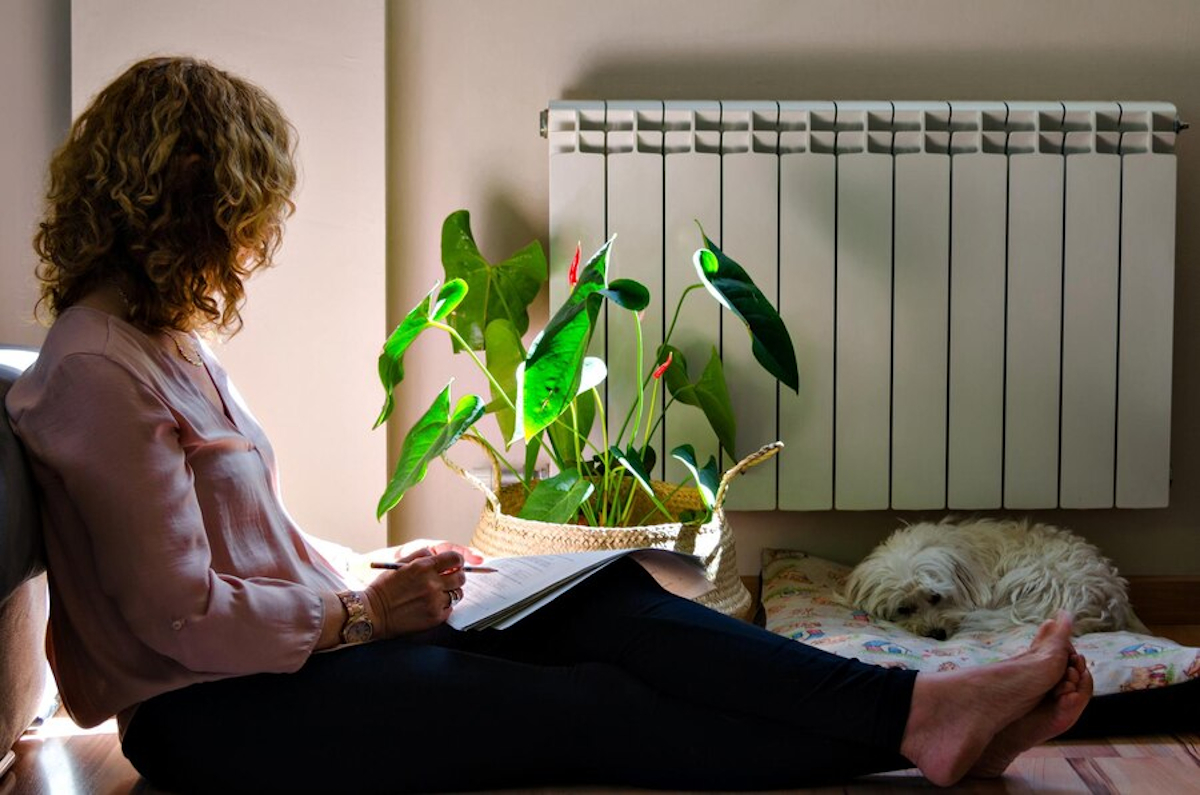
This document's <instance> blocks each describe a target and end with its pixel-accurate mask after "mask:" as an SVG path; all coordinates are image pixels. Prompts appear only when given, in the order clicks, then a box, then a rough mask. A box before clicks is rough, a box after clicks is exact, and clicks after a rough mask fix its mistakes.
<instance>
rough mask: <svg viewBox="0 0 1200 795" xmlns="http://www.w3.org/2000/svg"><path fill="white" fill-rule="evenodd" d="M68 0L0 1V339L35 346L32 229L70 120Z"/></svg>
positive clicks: (40, 333)
mask: <svg viewBox="0 0 1200 795" xmlns="http://www.w3.org/2000/svg"><path fill="white" fill-rule="evenodd" d="M69 34H70V0H5V2H4V4H3V5H2V6H0V75H3V78H2V79H0V141H3V145H2V146H0V344H7V345H39V344H41V341H42V338H43V337H44V336H45V329H43V328H42V327H41V326H40V325H38V324H37V323H36V322H34V319H33V305H34V302H35V301H36V300H37V295H38V290H37V281H36V280H35V279H34V276H33V270H34V266H35V265H36V263H37V258H36V257H35V256H34V254H33V248H32V247H31V245H30V242H31V241H32V239H33V233H34V231H35V230H36V228H37V217H38V210H39V208H40V206H41V198H42V186H43V184H44V177H45V175H44V171H45V164H46V160H47V159H48V158H49V157H50V152H51V151H52V150H53V148H54V146H55V145H56V144H57V143H58V141H59V140H60V139H61V138H62V136H63V135H64V134H65V133H66V131H67V127H68V126H69V124H70V67H71V62H70V58H69V57H67V56H68V54H69V52H70V38H69Z"/></svg>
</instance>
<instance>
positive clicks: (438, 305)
mask: <svg viewBox="0 0 1200 795" xmlns="http://www.w3.org/2000/svg"><path fill="white" fill-rule="evenodd" d="M435 294H436V295H435ZM466 295H467V283H466V282H464V281H463V280H462V279H451V280H450V281H448V282H446V283H445V284H444V285H442V286H441V289H438V286H437V285H436V284H435V285H434V286H433V289H432V290H430V291H429V294H428V295H426V296H425V297H424V298H423V299H421V303H419V304H417V305H416V306H415V307H413V308H412V310H411V311H410V312H409V313H408V315H406V316H405V318H404V320H403V321H401V323H400V325H399V326H396V330H395V331H393V332H392V334H391V336H390V337H388V339H387V342H385V343H384V344H383V351H382V352H381V353H380V354H379V381H380V382H381V383H382V384H383V391H384V400H383V408H382V409H381V410H380V412H379V417H378V418H377V419H376V420H375V424H374V425H373V426H372V427H373V428H378V427H379V426H380V425H382V424H383V423H384V422H386V421H387V418H388V417H390V416H391V415H392V409H393V408H395V398H394V397H393V394H392V393H393V391H394V390H395V388H396V385H397V384H399V383H400V382H401V381H403V380H404V353H405V351H407V350H408V348H409V346H410V345H412V343H413V341H414V340H415V339H416V338H417V337H418V336H420V334H421V332H422V331H424V330H425V329H427V328H429V326H430V324H431V323H434V322H441V321H442V320H445V318H446V316H447V315H449V314H450V313H451V312H453V311H454V309H455V308H456V307H457V306H458V305H459V304H461V303H462V302H463V299H464V298H465V297H466Z"/></svg>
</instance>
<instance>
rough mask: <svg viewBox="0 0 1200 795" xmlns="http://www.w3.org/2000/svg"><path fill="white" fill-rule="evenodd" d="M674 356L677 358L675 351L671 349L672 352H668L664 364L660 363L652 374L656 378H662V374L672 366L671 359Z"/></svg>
mask: <svg viewBox="0 0 1200 795" xmlns="http://www.w3.org/2000/svg"><path fill="white" fill-rule="evenodd" d="M674 358H675V351H671V352H670V353H668V354H667V360H666V361H665V362H663V363H662V364H660V365H659V366H658V367H655V368H654V372H653V373H652V375H653V376H654V377H655V378H662V374H663V373H665V372H666V371H667V368H668V367H670V366H671V360H672V359H674Z"/></svg>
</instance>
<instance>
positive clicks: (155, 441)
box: [22, 354, 324, 674]
mask: <svg viewBox="0 0 1200 795" xmlns="http://www.w3.org/2000/svg"><path fill="white" fill-rule="evenodd" d="M44 397H45V399H44V400H43V401H41V402H40V405H39V406H38V407H37V409H36V410H33V411H30V412H28V413H27V414H26V416H25V417H24V418H23V419H22V424H23V425H24V426H26V427H25V433H23V434H22V435H23V436H31V437H33V438H34V440H35V444H36V447H37V450H36V455H37V457H38V458H39V459H40V460H41V461H42V462H43V463H44V464H45V465H46V466H48V467H49V468H50V469H51V471H53V472H54V473H55V474H56V475H57V477H59V478H61V480H62V484H63V488H64V491H65V492H66V494H67V495H68V499H69V502H70V504H71V508H72V509H73V510H74V511H75V512H76V513H77V514H78V519H79V525H80V526H82V527H84V528H86V531H85V533H84V535H85V538H82V539H71V540H72V541H76V542H79V543H81V544H86V545H90V555H91V557H92V560H93V563H94V567H95V572H96V581H97V582H98V584H99V587H100V589H101V590H102V592H103V595H104V596H106V597H108V598H109V599H111V600H112V601H113V602H114V604H115V605H116V608H117V610H118V612H119V613H120V614H121V616H122V617H123V618H124V620H125V621H126V622H127V623H128V626H129V630H130V631H131V632H132V633H133V635H134V636H135V637H136V638H138V640H140V641H141V642H142V643H144V644H145V645H146V646H148V647H150V648H151V649H153V650H154V651H156V652H158V653H159V654H162V655H164V656H166V657H169V658H171V659H173V660H176V661H177V662H178V663H180V664H181V665H183V666H184V667H185V668H188V669H189V670H192V671H198V672H206V673H215V674H243V673H255V672H290V671H294V670H296V669H298V668H299V667H300V666H301V665H303V664H304V661H305V660H306V659H307V658H308V656H309V654H310V653H311V652H312V650H313V648H314V647H315V645H316V643H317V640H318V638H319V636H320V631H321V623H322V620H323V614H324V606H323V602H322V599H321V595H320V594H319V593H317V592H316V590H314V589H313V588H310V587H308V586H306V585H302V584H298V583H294V582H288V581H285V580H280V579H275V578H270V577H246V578H240V577H232V576H229V575H226V574H220V573H217V572H215V571H214V570H213V568H212V552H211V549H210V546H209V542H208V536H207V534H206V532H205V527H204V517H203V515H202V513H201V509H200V505H199V502H198V501H197V497H196V491H195V488H194V484H193V477H192V472H191V469H190V468H189V466H188V464H187V463H186V461H185V456H184V450H183V448H182V446H181V444H180V439H179V425H178V422H177V420H176V418H175V415H174V413H173V412H172V411H171V409H170V408H169V407H168V406H167V405H166V404H165V403H164V401H163V400H162V398H161V396H160V395H158V394H157V393H156V392H155V391H154V390H153V389H151V388H150V387H148V386H147V385H146V384H144V383H142V382H141V381H140V380H139V379H138V378H136V377H135V376H134V375H133V374H131V373H130V372H129V371H127V370H126V369H125V368H124V367H122V366H121V365H119V364H117V363H115V362H113V361H110V360H109V359H106V358H104V357H103V356H100V355H94V354H74V355H72V356H70V357H69V358H68V359H67V360H64V361H63V362H62V363H61V364H60V366H59V367H57V368H56V369H55V372H54V373H53V375H52V376H51V378H50V381H49V383H47V385H46V392H45V395H44ZM73 554H74V555H76V556H79V555H84V554H87V553H85V552H84V551H83V550H77V551H74V552H73Z"/></svg>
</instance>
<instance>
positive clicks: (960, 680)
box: [900, 612, 1086, 786]
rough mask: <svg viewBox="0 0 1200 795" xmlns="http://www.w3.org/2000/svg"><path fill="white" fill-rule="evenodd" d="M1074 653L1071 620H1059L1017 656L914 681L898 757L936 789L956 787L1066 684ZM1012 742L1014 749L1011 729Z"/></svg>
mask: <svg viewBox="0 0 1200 795" xmlns="http://www.w3.org/2000/svg"><path fill="white" fill-rule="evenodd" d="M1073 651H1074V650H1073V648H1072V646H1071V617H1070V615H1068V614H1067V613H1065V612H1064V613H1060V614H1059V616H1058V617H1057V618H1055V619H1053V620H1051V621H1048V622H1046V624H1044V625H1043V626H1042V627H1041V628H1040V629H1039V630H1038V633H1037V635H1035V636H1034V639H1033V642H1032V643H1031V644H1030V647H1029V651H1027V652H1025V653H1023V654H1020V655H1018V656H1016V657H1013V658H1011V659H1008V660H1004V661H1002V662H998V663H993V664H992V665H987V666H983V667H980V668H968V669H963V670H959V671H950V672H946V673H931V674H925V673H922V674H920V675H918V676H917V680H916V683H915V685H914V686H913V696H912V707H911V708H910V710H909V714H908V722H907V724H906V725H905V728H904V738H903V739H902V740H901V743H900V753H901V754H903V755H904V756H905V757H906V758H908V759H909V760H910V761H911V762H912V763H913V764H914V765H916V766H917V767H918V768H919V769H920V770H921V772H922V773H923V774H924V775H925V777H926V778H927V779H929V780H930V781H931V782H933V783H934V784H937V785H939V786H949V785H951V784H953V783H955V782H956V781H958V780H959V779H961V778H962V777H963V776H965V775H966V774H967V772H968V771H969V770H971V769H972V767H974V766H975V765H976V763H977V762H979V760H980V757H981V756H982V754H983V753H984V751H985V749H988V747H989V746H990V745H991V744H992V742H993V740H994V739H995V738H996V736H997V735H998V734H999V733H1000V732H1001V731H1002V730H1004V729H1006V728H1007V727H1009V725H1010V724H1013V723H1014V722H1016V721H1017V719H1019V718H1023V717H1025V716H1026V715H1028V714H1029V713H1031V712H1033V710H1034V709H1035V708H1036V707H1038V705H1039V704H1040V703H1041V702H1042V701H1043V699H1044V698H1046V697H1047V695H1048V694H1050V692H1051V691H1052V690H1054V689H1055V688H1056V687H1057V686H1058V685H1060V684H1061V683H1062V682H1063V681H1064V679H1066V678H1067V674H1066V671H1067V667H1068V661H1069V660H1070V658H1071V655H1072V653H1073ZM1064 695H1065V694H1064ZM1085 703H1086V699H1085ZM1076 717H1077V716H1076ZM1013 734H1014V736H1013V737H1012V738H1011V739H1012V740H1013V743H1012V744H1013V745H1015V744H1016V742H1017V740H1018V739H1019V738H1018V737H1016V730H1015V729H1014V733H1013ZM1008 747H1009V746H1006V749H1007V748H1008ZM1026 747H1028V746H1026ZM1022 750H1024V748H1021V749H1020V750H1018V751H1017V753H1020V751H1022ZM996 758H997V759H999V754H997V757H996Z"/></svg>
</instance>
